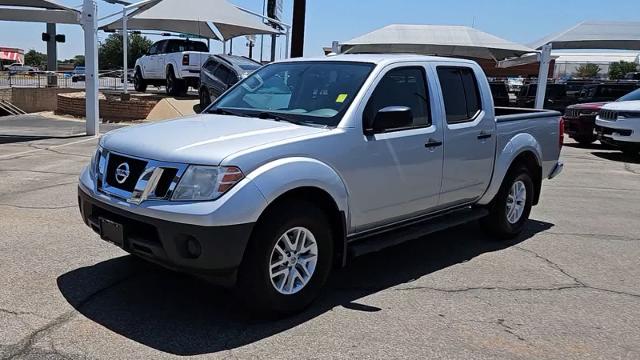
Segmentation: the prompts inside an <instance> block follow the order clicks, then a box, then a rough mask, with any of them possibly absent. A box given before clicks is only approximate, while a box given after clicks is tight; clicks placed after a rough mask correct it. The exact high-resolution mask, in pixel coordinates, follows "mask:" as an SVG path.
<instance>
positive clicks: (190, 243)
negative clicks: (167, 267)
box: [186, 236, 202, 259]
mask: <svg viewBox="0 0 640 360" xmlns="http://www.w3.org/2000/svg"><path fill="white" fill-rule="evenodd" d="M186 250H187V255H188V256H189V257H190V258H192V259H196V258H199V257H200V255H201V254H202V247H201V246H200V242H198V240H196V238H194V237H193V236H189V237H187V242H186Z"/></svg>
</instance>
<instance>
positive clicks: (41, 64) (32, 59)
mask: <svg viewBox="0 0 640 360" xmlns="http://www.w3.org/2000/svg"><path fill="white" fill-rule="evenodd" d="M24 64H25V65H28V66H35V67H37V68H40V69H44V68H45V67H46V66H47V55H45V54H43V53H41V52H37V51H35V50H33V49H31V50H29V51H28V52H27V53H26V54H24Z"/></svg>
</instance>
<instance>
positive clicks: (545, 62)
mask: <svg viewBox="0 0 640 360" xmlns="http://www.w3.org/2000/svg"><path fill="white" fill-rule="evenodd" d="M551 49H552V46H551V44H546V45H544V46H543V47H542V51H541V52H540V70H539V72H538V90H537V92H536V104H535V108H536V109H542V108H544V97H545V94H546V92H547V79H548V78H549V64H550V63H551Z"/></svg>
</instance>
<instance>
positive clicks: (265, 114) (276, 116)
mask: <svg viewBox="0 0 640 360" xmlns="http://www.w3.org/2000/svg"><path fill="white" fill-rule="evenodd" d="M255 116H257V117H258V118H260V119H271V120H275V121H286V122H289V123H292V124H296V125H310V124H309V123H306V122H304V121H300V120H298V119H295V118H292V117H289V116H286V115H283V114H280V113H275V112H270V111H262V112H259V113H258V114H256V115H255Z"/></svg>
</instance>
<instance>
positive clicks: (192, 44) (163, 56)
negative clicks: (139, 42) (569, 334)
mask: <svg viewBox="0 0 640 360" xmlns="http://www.w3.org/2000/svg"><path fill="white" fill-rule="evenodd" d="M210 55H211V54H209V48H208V47H207V44H205V43H203V42H201V41H193V40H189V39H168V40H161V41H158V42H156V43H155V44H153V45H152V46H151V48H150V49H149V52H148V53H147V54H146V55H144V56H142V57H141V58H139V59H138V60H137V61H136V64H135V67H134V77H133V83H134V87H135V89H136V91H139V92H144V91H146V90H147V85H153V86H165V87H166V91H167V94H169V95H173V96H181V95H184V94H186V92H187V90H188V89H189V87H193V88H195V89H198V87H199V82H200V69H201V68H202V64H203V63H204V62H205V61H206V60H207V59H208V58H209V56H210Z"/></svg>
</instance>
